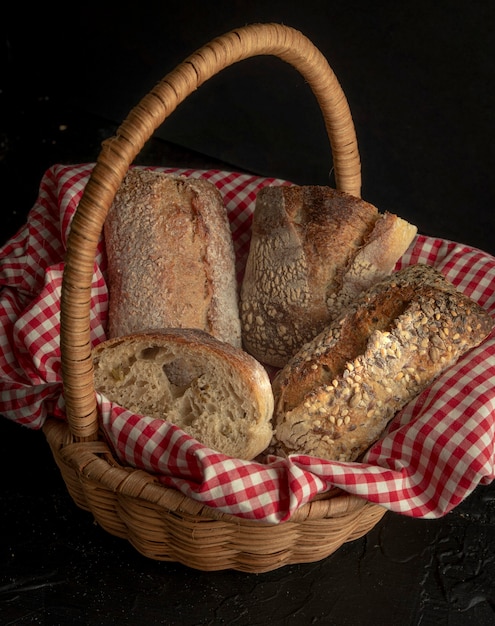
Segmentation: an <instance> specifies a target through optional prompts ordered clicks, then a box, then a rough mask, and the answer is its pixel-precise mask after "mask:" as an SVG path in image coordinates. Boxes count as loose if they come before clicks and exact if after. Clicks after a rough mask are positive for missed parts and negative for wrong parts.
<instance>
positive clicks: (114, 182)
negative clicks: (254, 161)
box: [44, 24, 386, 573]
mask: <svg viewBox="0 0 495 626" xmlns="http://www.w3.org/2000/svg"><path fill="white" fill-rule="evenodd" d="M266 54H271V55H275V56H278V57H279V58H280V59H282V60H283V61H286V62H287V63H289V64H291V65H292V66H293V67H295V68H296V69H297V70H298V71H299V72H300V73H301V74H302V75H303V77H304V78H305V80H306V82H307V83H308V85H309V86H310V87H311V89H312V91H313V93H314V95H315V97H316V99H317V101H318V104H319V106H320V109H321V111H322V114H323V119H324V122H325V127H326V129H327V132H328V136H329V140H330V145H331V148H332V155H333V167H334V172H335V180H336V187H337V188H338V189H340V190H342V191H346V192H348V193H351V194H353V195H356V196H359V195H360V189H361V169H360V159H359V153H358V148H357V141H356V136H355V131H354V125H353V122H352V117H351V115H350V111H349V108H348V105H347V101H346V98H345V96H344V94H343V92H342V90H341V88H340V85H339V83H338V81H337V79H336V77H335V75H334V74H333V72H332V70H331V69H330V67H329V66H328V63H327V61H326V60H325V59H324V57H323V56H322V55H321V53H320V52H319V51H318V50H317V49H316V48H315V47H314V45H313V44H312V43H311V42H310V41H309V40H308V39H307V38H306V37H305V36H304V35H302V34H301V33H299V32H298V31H296V30H294V29H291V28H288V27H285V26H281V25H277V24H255V25H251V26H246V27H243V28H240V29H236V30H234V31H231V32H229V33H227V34H225V35H222V36H221V37H218V38H217V39H214V40H213V41H211V42H210V43H209V44H207V45H206V46H204V47H202V48H200V49H199V50H198V51H197V52H195V53H194V54H193V55H191V56H190V57H189V58H188V59H186V60H185V61H184V62H183V63H181V64H180V65H179V66H177V67H176V68H175V70H173V71H172V72H170V73H169V74H167V75H166V76H165V78H164V79H163V80H162V81H160V82H159V83H158V84H157V85H156V86H155V87H154V89H153V90H152V91H151V92H150V93H149V94H147V95H146V96H145V97H144V98H143V99H142V100H141V102H140V103H139V104H138V105H137V106H136V107H135V108H134V109H133V110H132V111H131V112H130V113H129V115H128V117H127V119H126V120H125V121H124V122H123V123H122V125H121V126H120V128H119V130H118V131H117V134H116V136H115V137H113V138H111V139H110V140H107V141H105V142H104V144H103V146H102V150H101V153H100V155H99V157H98V159H97V162H96V164H95V167H94V169H93V171H92V174H91V176H90V179H89V181H88V183H87V185H86V188H85V190H84V194H83V196H82V199H81V202H80V204H79V206H78V209H77V211H76V214H75V216H74V219H73V222H72V225H71V231H70V235H69V240H68V245H67V255H66V260H65V264H64V275H63V284H62V298H61V316H60V325H61V332H60V344H61V358H62V379H63V389H64V399H65V404H66V412H67V421H60V420H55V419H49V420H47V422H46V424H45V426H44V433H45V436H46V438H47V441H48V443H49V445H50V448H51V451H52V453H53V456H54V459H55V461H56V463H57V465H58V467H59V468H60V472H61V474H62V477H63V479H64V481H65V484H66V486H67V489H68V491H69V493H70V495H71V497H72V498H73V500H74V502H75V503H76V505H77V506H79V507H80V508H82V509H85V510H87V511H90V512H91V513H92V515H93V516H94V519H95V520H96V522H97V523H98V524H99V525H100V526H101V527H102V528H103V529H105V530H106V531H107V532H109V533H110V534H112V535H115V536H117V537H122V538H124V539H127V540H128V541H129V542H130V543H131V544H132V545H133V546H134V547H135V548H136V549H137V550H138V551H139V552H140V553H142V554H143V555H145V556H147V557H150V558H152V559H155V560H161V561H175V562H179V563H182V564H184V565H186V566H189V567H192V568H195V569H199V570H223V569H234V570H240V571H244V572H253V573H261V572H266V571H270V570H273V569H276V568H279V567H281V566H284V565H289V564H293V563H309V562H314V561H318V560H321V559H323V558H325V557H327V556H328V555H330V554H332V553H333V552H335V551H336V550H337V549H338V548H339V547H340V546H342V544H344V543H345V542H348V541H352V540H354V539H357V538H359V537H361V536H363V535H365V534H366V533H367V532H368V531H369V530H370V529H371V528H373V526H375V524H376V523H377V522H378V521H379V520H380V519H381V517H382V516H383V515H384V513H385V512H386V509H384V508H383V507H381V506H379V505H376V504H372V503H370V502H368V501H366V500H364V499H362V498H359V497H356V496H353V495H350V494H347V493H346V492H344V491H342V490H340V489H333V490H331V491H330V492H328V493H326V494H325V495H324V496H323V497H319V498H318V499H315V500H314V501H312V502H310V503H308V504H305V505H303V506H302V507H300V508H299V509H298V510H297V511H296V512H295V514H294V515H293V516H292V517H291V519H290V520H289V521H287V522H285V523H281V524H278V525H271V524H267V523H261V522H256V521H246V520H244V519H241V518H238V517H234V516H232V515H228V514H224V513H222V512H220V511H218V510H215V509H213V508H209V507H206V506H204V505H203V504H201V503H199V502H197V501H195V500H192V499H190V498H188V497H186V496H184V495H182V494H181V493H179V492H178V491H176V490H174V489H170V488H167V487H164V486H163V485H162V484H161V483H159V482H158V481H157V479H156V477H154V476H152V475H150V474H148V473H147V472H145V471H143V470H137V469H134V468H130V467H122V466H121V465H120V464H119V462H118V461H117V460H116V459H115V457H114V455H113V453H112V451H111V449H110V448H109V446H108V444H107V443H106V441H105V439H104V437H102V435H101V432H100V428H99V419H98V407H97V404H96V394H95V390H94V383H93V366H92V355H91V341H90V321H89V320H90V309H89V306H90V305H89V300H90V298H89V297H88V294H89V293H90V290H91V283H92V278H93V270H94V259H95V254H96V247H97V243H98V240H99V238H100V236H101V233H102V229H103V224H104V221H105V218H106V215H107V212H108V210H109V208H110V206H111V204H112V202H113V198H114V197H115V194H116V192H117V190H118V188H119V186H120V184H121V183H122V181H123V179H124V177H125V175H126V173H127V171H128V168H129V166H130V165H131V164H132V162H133V161H134V159H135V158H136V156H137V155H138V154H139V152H140V150H141V149H142V147H143V145H144V143H145V142H146V141H147V140H148V139H149V138H150V136H151V135H152V134H153V132H154V131H155V130H156V128H158V126H159V125H160V124H161V123H162V122H163V121H164V120H165V119H166V117H167V116H168V115H169V114H170V113H171V112H173V111H174V109H175V108H176V106H177V105H178V104H179V103H180V102H181V101H182V100H184V98H185V97H187V95H189V94H190V93H192V92H193V91H194V90H195V89H196V88H197V87H199V86H200V85H201V84H202V83H203V82H205V81H206V80H207V79H208V78H210V77H211V76H213V75H214V74H216V73H218V72H219V71H220V70H221V69H223V68H224V67H227V66H229V65H232V64H233V63H236V62H238V61H241V60H243V59H247V58H249V57H251V56H255V55H266Z"/></svg>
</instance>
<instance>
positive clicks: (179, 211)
mask: <svg viewBox="0 0 495 626" xmlns="http://www.w3.org/2000/svg"><path fill="white" fill-rule="evenodd" d="M104 232H105V244H106V250H107V257H108V282H109V327H108V335H109V337H118V336H122V335H127V334H130V333H133V332H136V331H139V330H142V329H143V328H163V327H182V328H199V329H202V330H205V331H207V332H209V333H210V334H212V335H213V336H215V337H217V338H218V339H221V340H222V341H227V342H229V343H231V344H232V345H235V346H240V343H241V332H240V319H239V308H238V293H237V282H236V275H235V256H234V247H233V242H232V236H231V232H230V226H229V222H228V218H227V214H226V210H225V207H224V205H223V201H222V198H221V196H220V193H219V192H218V190H217V189H216V187H215V186H214V185H213V184H212V183H210V182H209V181H207V180H204V179H191V178H185V177H179V176H172V175H167V174H163V173H161V172H157V171H149V170H143V169H139V168H134V169H131V170H130V171H129V172H128V174H127V176H126V178H125V179H124V181H123V183H122V185H121V187H120V189H119V191H118V192H117V194H116V196H115V199H114V202H113V205H112V207H111V208H110V211H109V214H108V216H107V219H106V221H105V226H104Z"/></svg>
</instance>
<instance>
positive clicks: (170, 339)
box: [93, 329, 273, 460]
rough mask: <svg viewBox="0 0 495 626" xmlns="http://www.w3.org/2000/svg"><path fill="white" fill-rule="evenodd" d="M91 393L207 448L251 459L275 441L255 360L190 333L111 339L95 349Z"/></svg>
mask: <svg viewBox="0 0 495 626" xmlns="http://www.w3.org/2000/svg"><path fill="white" fill-rule="evenodd" d="M93 362H94V377H95V389H96V390H97V391H100V392H101V393H103V394H104V395H105V396H106V397H107V398H108V399H110V400H112V401H114V402H117V403H118V404H120V405H121V406H123V407H125V408H127V409H129V410H131V411H134V412H136V413H138V414H141V415H147V416H149V417H154V418H158V419H163V420H167V421H169V422H171V423H174V424H176V425H177V426H179V427H180V428H182V429H183V430H184V431H186V432H187V433H188V434H190V435H191V436H192V437H195V438H196V439H198V441H200V442H202V443H203V444H204V445H206V446H208V447H210V448H212V449H214V450H217V451H219V452H223V453H224V454H228V455H230V456H233V457H236V458H241V459H247V460H249V459H253V458H254V457H256V456H257V455H258V454H260V453H261V452H262V451H263V450H265V448H266V447H267V446H268V444H269V442H270V440H271V437H272V426H271V418H272V414H273V393H272V388H271V383H270V380H269V378H268V375H267V373H266V371H265V369H264V368H263V367H262V365H260V364H259V363H258V362H257V361H256V360H255V359H254V358H253V357H251V356H250V355H248V354H246V353H245V352H244V351H242V350H241V349H239V348H236V347H234V346H232V345H230V344H227V343H225V342H220V341H218V340H216V339H215V338H214V337H212V336H211V335H209V334H208V333H205V332H203V331H199V330H195V329H164V330H162V331H149V332H141V333H138V334H134V335H130V336H126V337H118V338H114V339H109V340H107V341H105V342H103V343H100V344H99V345H98V346H97V347H96V348H95V349H94V351H93Z"/></svg>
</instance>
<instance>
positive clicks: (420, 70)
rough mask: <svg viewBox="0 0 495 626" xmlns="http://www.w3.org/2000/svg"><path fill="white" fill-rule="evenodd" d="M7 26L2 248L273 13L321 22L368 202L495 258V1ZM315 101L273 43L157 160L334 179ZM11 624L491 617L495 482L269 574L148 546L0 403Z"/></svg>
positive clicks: (317, 33)
mask: <svg viewBox="0 0 495 626" xmlns="http://www.w3.org/2000/svg"><path fill="white" fill-rule="evenodd" d="M3 12H4V18H3V19H2V21H1V22H0V29H1V32H2V41H1V44H2V57H1V63H2V65H1V72H2V73H1V75H0V80H1V84H0V106H1V109H0V111H1V115H0V193H1V196H0V198H1V199H0V202H1V204H0V207H1V214H2V218H3V222H2V223H3V233H2V242H3V241H5V240H6V239H7V238H8V237H10V236H11V235H12V234H13V233H14V232H15V230H16V229H17V228H18V227H19V226H20V225H22V224H23V223H24V221H25V219H26V214H27V212H28V210H29V209H30V208H31V206H32V204H33V203H34V201H35V199H36V194H37V189H38V185H39V182H40V180H41V177H42V175H43V173H44V171H45V170H46V169H47V168H48V167H49V166H51V165H53V164H54V163H59V162H62V163H81V162H87V161H89V162H92V161H94V160H95V159H96V157H97V155H98V152H99V147H100V144H101V142H102V140H103V139H105V138H106V137H108V136H111V135H112V134H113V133H114V132H115V130H116V128H117V126H118V124H119V123H120V122H121V121H122V120H123V118H124V117H125V116H126V114H127V113H128V111H129V110H130V109H131V108H132V107H133V106H134V105H135V104H137V102H138V100H139V99H140V98H141V97H142V96H144V95H145V93H147V91H148V90H149V89H150V88H151V87H152V86H153V85H154V84H155V83H156V82H157V81H158V80H159V79H160V78H162V77H163V76H164V75H165V74H166V73H167V72H168V71H170V70H171V69H173V68H174V67H175V65H176V64H177V63H179V62H180V61H182V60H183V59H184V58H185V57H186V56H188V55H189V54H190V53H192V52H193V51H194V50H196V49H197V48H198V47H200V46H201V45H203V44H204V43H206V42H207V41H209V40H210V39H211V38H212V37H215V36H217V35H220V34H222V33H223V32H225V31H227V30H229V29H231V28H235V27H238V26H242V25H244V24H248V23H253V22H266V21H275V22H282V23H285V24H287V25H289V26H293V27H295V28H297V29H299V30H301V31H302V32H303V33H304V34H306V35H307V36H308V37H309V38H310V39H311V40H312V41H313V42H314V43H315V44H316V45H317V46H318V47H319V48H320V50H321V51H322V52H323V54H324V55H325V56H326V57H327V59H328V61H329V62H330V65H331V66H332V68H333V70H334V71H335V73H336V75H337V77H338V78H339V80H340V82H341V85H342V87H343V89H344V91H345V93H346V95H347V98H348V101H349V104H350V108H351V111H352V113H353V118H354V122H355V126H356V131H357V136H358V142H359V147H360V154H361V160H362V166H363V191H362V193H363V197H364V198H365V199H366V200H368V201H370V202H373V203H374V204H376V205H377V206H378V207H379V208H380V210H381V211H384V210H390V211H393V212H396V213H398V214H400V215H401V216H403V217H405V218H406V219H408V220H410V221H412V222H414V223H415V224H417V225H418V227H419V230H420V232H422V233H425V234H429V235H435V236H439V237H443V238H448V239H453V240H455V241H461V242H464V243H467V244H470V245H473V246H476V247H479V248H481V249H483V250H485V251H487V252H490V253H492V254H495V241H494V236H493V233H494V230H495V212H494V207H495V182H494V174H493V172H494V171H495V169H494V166H495V162H494V161H495V159H494V156H495V155H494V139H495V129H494V123H493V112H494V111H495V106H494V105H495V75H494V74H495V69H494V52H495V44H494V37H493V34H494V27H495V4H494V3H492V2H490V1H489V0H487V1H480V0H475V1H471V2H469V1H467V0H466V1H460V0H453V1H447V0H440V1H437V2H421V1H420V2H409V1H407V2H401V3H399V2H392V1H388V0H385V1H378V2H365V1H361V2H359V1H356V0H354V1H353V0H350V1H343V0H329V1H328V2H318V1H315V2H311V1H309V0H308V1H306V2H297V3H296V2H287V1H286V2H279V1H273V2H268V1H266V2H258V1H254V2H246V1H241V0H237V1H236V0H232V1H230V2H225V1H220V2H190V1H185V2H182V3H180V4H179V3H176V2H147V3H140V4H139V3H135V2H134V3H127V2H121V3H120V4H119V5H113V3H112V5H111V6H110V5H108V6H107V3H100V4H99V5H96V4H95V5H94V4H93V3H85V4H84V5H80V6H79V5H77V6H74V5H67V4H65V5H64V4H61V3H60V4H59V3H51V4H50V5H49V6H48V5H46V6H45V5H37V6H34V7H29V8H28V7H27V6H25V5H24V4H22V5H21V4H19V5H18V6H12V5H10V6H9V8H4V9H3ZM319 113H320V112H319V110H318V107H317V105H316V102H315V100H314V98H313V96H312V94H311V92H310V91H309V89H308V87H307V85H305V84H304V81H303V80H302V79H301V77H300V76H299V75H298V74H297V73H296V72H295V70H293V69H292V68H291V67H289V66H287V65H286V64H284V63H282V62H281V61H279V60H278V59H274V58H268V57H263V58H257V59H250V60H248V61H244V62H242V63H240V64H237V65H236V66H234V67H232V68H229V69H227V70H225V71H224V72H222V73H221V74H220V75H218V76H217V77H215V78H213V79H211V81H209V82H208V83H207V84H205V85H204V86H202V87H201V89H199V90H198V91H197V92H196V93H194V94H193V95H192V96H190V97H189V98H188V100H187V101H186V102H185V103H183V104H182V105H181V106H180V107H179V109H178V110H177V111H176V112H175V113H174V114H173V115H172V116H171V117H170V118H169V119H168V120H166V121H165V123H164V124H163V126H162V127H161V128H160V129H159V131H157V133H156V135H155V137H154V138H153V139H151V140H150V142H149V143H148V144H147V146H146V147H145V149H144V150H143V151H142V153H141V154H140V156H139V158H138V161H139V162H142V163H147V164H150V165H178V166H182V165H187V166H193V167H196V166H197V167H210V166H211V167H218V166H220V167H224V168H229V169H238V170H243V171H249V172H254V173H257V174H260V175H269V176H278V177H282V178H286V179H289V180H292V181H293V182H296V183H300V184H332V176H331V167H332V164H331V154H330V150H329V146H328V141H327V138H326V136H325V131H324V129H323V124H322V120H321V118H320V114H319ZM0 429H1V430H0V462H1V465H0V481H1V482H0V485H1V491H0V493H1V496H0V497H1V499H2V502H1V507H0V518H1V520H2V528H3V529H4V530H3V532H2V535H1V539H0V623H1V624H16V625H18V624H50V625H56V624H90V625H93V624H94V625H104V626H106V625H113V624H212V625H216V624H229V625H230V624H232V625H250V626H251V625H254V624H262V623H268V622H269V623H272V624H292V623H294V624H295V623H297V624H336V625H338V626H341V625H344V626H345V625H350V626H361V625H363V626H364V625H366V626H367V625H370V626H371V625H375V624H393V625H397V624H401V625H402V624H404V625H405V624H421V625H425V624H426V625H430V624H436V625H438V626H443V625H445V626H457V625H459V626H460V625H461V624H462V625H463V626H464V625H470V624H473V625H474V624H476V625H477V626H478V625H485V624H487V625H488V624H490V625H491V624H494V623H495V583H494V582H493V581H494V580H495V556H494V555H495V503H494V499H495V488H494V487H493V486H487V487H479V488H478V489H477V490H476V491H475V493H474V494H473V495H472V496H470V498H468V500H467V501H466V502H465V503H463V504H462V505H461V506H460V507H458V508H457V509H456V510H455V511H454V512H452V513H451V514H449V515H447V516H446V517H445V518H444V519H442V520H411V519H408V518H405V517H401V516H398V515H394V514H391V513H388V514H387V515H386V516H385V518H384V519H383V520H382V521H381V522H380V523H379V524H378V525H377V526H376V527H375V528H374V529H373V530H372V531H371V532H370V533H369V534H368V535H367V536H366V537H365V538H363V539H360V540H357V541H355V542H353V543H351V544H347V545H345V546H343V547H342V548H341V549H340V550H339V551H338V552H337V553H336V554H334V555H332V556H331V557H329V558H328V559H325V560H324V561H322V562H320V563H316V564H303V565H298V566H290V567H286V568H282V569H280V570H276V571H274V572H271V573H268V574H262V575H248V574H242V573H239V572H217V573H203V572H197V571H194V570H190V569H187V568H185V567H183V566H181V565H177V564H168V563H156V562H154V561H149V560H147V559H145V558H144V557H141V556H140V555H139V554H136V553H135V552H134V550H133V549H132V548H131V547H130V546H128V545H127V544H126V543H125V542H123V541H122V540H119V539H115V538H113V537H111V536H109V535H107V534H106V533H104V532H103V531H101V529H99V528H98V527H97V526H95V525H94V524H93V522H92V519H91V516H90V514H88V513H85V512H83V511H79V510H78V509H76V508H75V505H74V504H73V503H72V501H71V500H70V499H69V497H68V495H67V494H66V492H65V487H64V485H63V484H62V480H61V478H60V476H59V475H58V472H57V470H56V468H55V467H54V463H53V460H52V458H51V456H50V453H49V451H48V448H47V445H46V443H45V441H44V438H43V435H42V434H41V433H37V432H31V431H26V430H24V429H22V428H21V427H19V426H17V425H15V424H12V423H10V422H8V421H7V420H5V419H3V418H0Z"/></svg>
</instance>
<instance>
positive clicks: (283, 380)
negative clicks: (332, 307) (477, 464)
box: [274, 265, 494, 460]
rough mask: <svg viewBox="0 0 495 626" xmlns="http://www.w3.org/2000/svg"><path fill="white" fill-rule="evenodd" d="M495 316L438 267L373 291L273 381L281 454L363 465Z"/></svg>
mask: <svg viewBox="0 0 495 626" xmlns="http://www.w3.org/2000/svg"><path fill="white" fill-rule="evenodd" d="M493 326H494V321H493V319H492V318H491V317H490V316H489V315H488V313H487V312H486V311H484V309H482V308H481V307H480V306H479V305H477V304H476V303H475V302H473V301H472V300H471V299H469V298H468V297H466V296H464V295H463V294H461V293H460V292H459V291H457V290H456V289H455V288H454V287H453V286H452V285H451V284H450V283H448V282H447V281H446V280H445V279H444V277H443V276H442V275H441V274H440V273H439V272H437V271H436V270H435V269H433V268H431V267H429V266H426V265H416V266H411V267H407V268H405V269H403V270H401V271H400V272H397V273H395V274H393V275H392V276H390V277H388V278H387V279H385V280H384V281H382V282H381V283H379V284H377V285H375V286H374V287H372V288H371V289H370V290H368V291H367V292H366V293H365V294H362V296H360V298H359V299H358V300H356V301H355V302H354V304H353V305H351V306H350V307H349V308H348V309H347V311H346V312H345V313H344V314H343V315H342V316H341V317H340V318H339V319H338V320H336V321H335V322H334V323H333V324H332V325H331V326H329V327H328V328H327V329H326V330H325V331H324V332H322V333H321V334H320V335H318V336H317V337H316V338H315V339H314V340H313V341H311V342H310V343H308V344H307V345H306V346H305V347H304V348H303V349H301V350H300V351H299V352H298V353H297V355H296V356H294V357H293V359H292V360H291V362H290V363H289V364H287V366H286V367H285V368H284V369H283V370H282V371H281V372H280V373H279V375H278V377H277V379H276V380H275V381H274V394H275V416H274V422H275V446H276V450H277V452H278V453H279V454H282V455H287V454H291V453H302V454H310V455H314V456H317V457H320V458H326V459H335V460H355V459H356V458H358V457H359V456H360V455H361V454H362V453H363V452H364V451H365V450H366V449H367V448H368V447H369V446H370V445H371V444H372V443H373V442H374V441H376V439H377V438H378V437H379V436H380V435H381V433H382V432H383V430H384V429H385V427H386V425H387V424H388V422H389V421H390V419H391V418H392V417H393V416H394V414H395V413H396V412H397V411H398V410H400V409H401V408H403V407H404V406H405V404H406V403H407V402H409V401H410V400H412V399H413V398H414V397H415V396H416V395H417V394H418V393H419V392H420V391H421V390H422V389H423V388H424V387H425V386H427V385H428V384H430V383H431V382H432V380H434V379H435V378H436V377H437V376H438V375H439V374H440V373H441V372H442V371H444V370H445V369H446V368H447V367H449V366H450V365H452V364H453V363H454V362H455V361H456V360H457V359H458V358H459V357H460V356H461V355H462V354H464V353H465V352H466V351H468V350H469V349H471V348H473V347H474V346H476V345H478V344H479V343H481V342H482V341H483V340H484V339H485V338H486V337H487V335H488V334H489V333H490V332H491V330H492V329H493Z"/></svg>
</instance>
